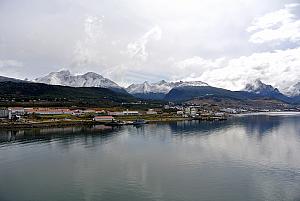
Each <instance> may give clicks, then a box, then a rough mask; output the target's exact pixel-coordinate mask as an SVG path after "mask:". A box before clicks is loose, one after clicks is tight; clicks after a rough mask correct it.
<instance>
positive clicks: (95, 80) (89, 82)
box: [34, 70, 121, 88]
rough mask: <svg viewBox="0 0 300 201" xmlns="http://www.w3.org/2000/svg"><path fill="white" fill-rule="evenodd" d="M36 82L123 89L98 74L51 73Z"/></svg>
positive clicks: (66, 71)
mask: <svg viewBox="0 0 300 201" xmlns="http://www.w3.org/2000/svg"><path fill="white" fill-rule="evenodd" d="M34 82H38V83H45V84H51V85H62V86H71V87H102V88H121V87H120V86H119V85H117V84H116V83H115V82H113V81H111V80H109V79H107V78H104V77H103V76H101V75H99V74H97V73H94V72H88V73H85V74H83V75H72V74H71V72H70V71H68V70H63V71H59V72H52V73H49V74H48V75H46V76H45V77H40V78H36V79H34Z"/></svg>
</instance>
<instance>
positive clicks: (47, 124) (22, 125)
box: [0, 118, 223, 129]
mask: <svg viewBox="0 0 300 201" xmlns="http://www.w3.org/2000/svg"><path fill="white" fill-rule="evenodd" d="M145 120H146V122H147V123H149V124H153V123H160V122H176V121H192V120H196V121H221V120H223V119H213V118H161V119H151V120H147V119H145ZM106 123H107V122H97V121H92V120H80V121H76V120H72V121H43V122H5V123H0V129H30V128H51V127H56V128H59V127H68V126H93V125H105V124H106Z"/></svg>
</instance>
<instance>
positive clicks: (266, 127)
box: [236, 115, 284, 137]
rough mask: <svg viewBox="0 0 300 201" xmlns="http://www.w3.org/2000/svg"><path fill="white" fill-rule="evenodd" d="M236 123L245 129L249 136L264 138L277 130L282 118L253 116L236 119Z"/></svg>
mask: <svg viewBox="0 0 300 201" xmlns="http://www.w3.org/2000/svg"><path fill="white" fill-rule="evenodd" d="M236 120H237V123H238V124H240V125H242V126H243V127H245V129H246V133H248V134H249V135H257V136H260V137H262V136H264V135H267V134H268V133H271V132H272V131H274V130H276V129H278V128H279V127H280V125H281V124H282V123H283V121H284V118H282V117H280V116H268V115H253V116H247V117H240V118H237V119H236Z"/></svg>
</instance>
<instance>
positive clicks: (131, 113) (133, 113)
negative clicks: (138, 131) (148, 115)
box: [123, 110, 140, 115]
mask: <svg viewBox="0 0 300 201" xmlns="http://www.w3.org/2000/svg"><path fill="white" fill-rule="evenodd" d="M139 114H140V113H139V112H138V111H129V110H126V111H123V115H139Z"/></svg>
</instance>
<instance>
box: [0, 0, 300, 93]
mask: <svg viewBox="0 0 300 201" xmlns="http://www.w3.org/2000/svg"><path fill="white" fill-rule="evenodd" d="M61 69H68V70H70V71H71V72H72V73H74V74H81V73H85V72H88V71H93V72H97V73H99V74H102V75H103V76H105V77H108V78H110V79H112V80H114V81H116V82H117V83H119V84H121V85H123V86H126V85H128V84H130V83H140V82H143V81H145V80H148V81H150V82H156V81H159V80H161V79H165V80H167V81H175V80H201V81H204V82H207V83H209V84H210V85H212V86H218V87H224V88H228V89H234V90H238V89H242V88H243V87H244V85H245V84H246V83H247V82H249V81H251V80H254V79H257V78H260V79H261V80H262V81H264V82H266V83H268V84H272V85H274V86H276V87H279V88H280V89H282V90H287V89H288V87H289V86H291V85H292V84H295V83H297V82H299V81H300V0H291V1H290V0H286V1H283V0H226V1H224V0H202V1H199V0H126V1H125V0H26V1H19V0H0V75H3V76H9V77H16V78H22V79H24V78H29V79H33V78H35V77H40V76H43V75H46V74H48V73H49V72H52V71H58V70H61Z"/></svg>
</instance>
